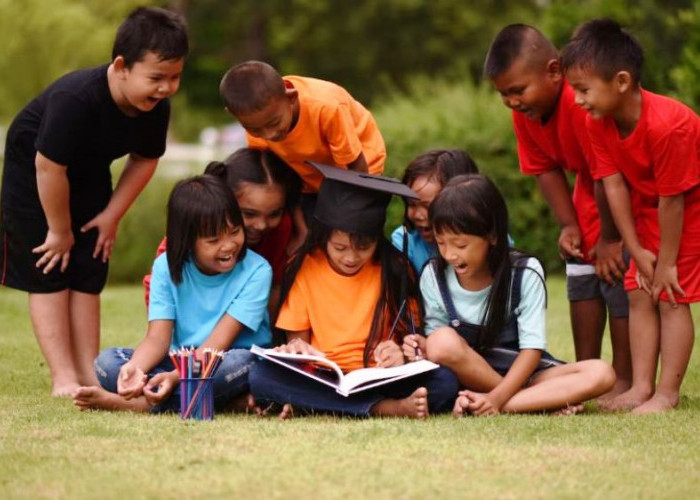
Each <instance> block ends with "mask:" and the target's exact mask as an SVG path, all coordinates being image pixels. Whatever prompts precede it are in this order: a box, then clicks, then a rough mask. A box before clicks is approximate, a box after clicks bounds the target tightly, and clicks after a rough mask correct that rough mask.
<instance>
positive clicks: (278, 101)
mask: <svg viewBox="0 0 700 500" xmlns="http://www.w3.org/2000/svg"><path fill="white" fill-rule="evenodd" d="M298 115H299V100H298V97H297V91H296V90H294V89H286V93H285V95H284V96H281V97H273V98H272V99H270V101H269V102H268V103H267V104H266V105H265V106H264V107H263V109H261V110H259V111H250V112H248V113H239V114H237V115H236V118H238V121H239V122H240V123H241V125H242V126H243V128H244V129H246V131H247V132H248V133H249V134H250V135H252V136H253V137H258V138H260V139H265V140H266V141H273V142H277V141H281V140H284V138H285V137H287V135H288V134H289V132H290V131H291V130H292V128H293V127H294V123H295V121H296V119H297V117H298Z"/></svg>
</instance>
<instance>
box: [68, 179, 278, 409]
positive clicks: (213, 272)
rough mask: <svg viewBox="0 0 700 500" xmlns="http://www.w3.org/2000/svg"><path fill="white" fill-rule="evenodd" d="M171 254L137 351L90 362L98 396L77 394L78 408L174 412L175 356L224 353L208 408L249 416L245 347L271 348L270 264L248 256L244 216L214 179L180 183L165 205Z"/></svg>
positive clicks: (157, 271) (159, 271) (158, 274)
mask: <svg viewBox="0 0 700 500" xmlns="http://www.w3.org/2000/svg"><path fill="white" fill-rule="evenodd" d="M166 236H167V249H166V253H165V254H164V255H161V256H160V257H159V258H158V259H156V261H155V263H154V265H153V276H152V279H151V300H150V304H149V312H148V319H149V323H148V330H147V331H146V336H145V338H144V339H143V341H142V342H141V343H140V344H139V346H138V347H137V348H136V349H135V350H133V349H125V348H112V349H107V350H105V351H103V352H102V353H100V355H99V356H98V357H97V359H96V360H95V373H96V375H97V379H98V380H99V382H100V384H101V387H81V388H79V389H78V390H77V391H76V392H75V393H74V395H73V399H74V401H75V404H76V405H77V406H78V407H80V408H81V409H88V408H95V409H107V410H136V411H152V412H161V411H167V410H173V411H177V410H178V409H179V406H180V398H179V387H178V386H179V375H178V372H177V370H175V367H174V365H173V363H172V362H171V361H170V358H169V356H168V351H169V350H170V349H173V348H179V347H190V346H194V347H196V348H197V354H198V357H200V358H201V357H202V353H203V350H204V349H205V348H213V349H217V350H223V351H226V355H225V357H224V359H223V361H222V363H221V365H220V367H219V369H218V370H217V372H216V373H215V374H214V377H213V379H214V380H213V392H214V404H215V406H216V407H217V408H219V409H222V408H226V407H229V406H231V405H232V404H233V407H234V408H236V406H237V404H238V405H239V406H240V408H241V409H243V408H245V407H246V403H247V397H244V396H246V394H247V392H248V371H249V370H250V367H251V366H252V365H253V364H254V363H255V362H256V360H255V358H254V357H253V356H252V355H251V353H250V351H249V348H250V346H251V345H252V344H253V343H255V344H258V345H269V344H270V342H271V332H270V326H269V319H268V314H267V301H268V297H269V293H270V283H271V281H272V270H271V268H270V265H269V264H268V263H267V262H266V261H265V259H263V258H262V257H260V256H259V255H257V254H256V253H254V252H252V251H247V250H246V238H245V229H244V227H243V219H242V216H241V211H240V209H239V208H238V204H237V202H236V199H235V197H234V195H233V193H232V192H231V190H230V189H229V188H228V187H227V186H226V185H225V184H224V182H223V181H222V180H221V179H219V178H217V177H213V176H210V175H204V176H198V177H192V178H190V179H186V180H184V181H181V182H180V183H178V184H177V185H176V186H175V188H174V189H173V192H172V193H171V195H170V199H169V201H168V222H167V230H166Z"/></svg>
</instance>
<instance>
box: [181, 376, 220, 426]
mask: <svg viewBox="0 0 700 500" xmlns="http://www.w3.org/2000/svg"><path fill="white" fill-rule="evenodd" d="M180 418H182V419H183V420H190V419H194V420H212V419H213V418H214V384H213V379H211V378H182V379H180Z"/></svg>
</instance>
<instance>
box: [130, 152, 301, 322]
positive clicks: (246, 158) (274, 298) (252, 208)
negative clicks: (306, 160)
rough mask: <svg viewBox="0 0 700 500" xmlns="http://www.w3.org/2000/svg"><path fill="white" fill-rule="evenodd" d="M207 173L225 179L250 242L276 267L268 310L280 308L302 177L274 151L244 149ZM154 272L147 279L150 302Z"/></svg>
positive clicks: (163, 243) (162, 249) (214, 164)
mask: <svg viewBox="0 0 700 500" xmlns="http://www.w3.org/2000/svg"><path fill="white" fill-rule="evenodd" d="M204 172H205V173H206V174H209V175H214V176H216V177H219V178H220V179H222V180H223V181H224V182H225V183H226V185H227V186H228V187H229V189H231V191H233V194H234V195H235V197H236V201H237V202H238V206H239V207H240V208H241V214H242V215H243V225H244V226H245V233H246V245H247V246H248V248H250V249H251V250H254V251H255V252H256V253H258V254H260V255H261V256H262V257H264V258H265V259H266V260H267V261H268V262H269V263H270V265H271V266H272V289H271V290H270V302H269V305H268V310H269V311H270V312H275V311H277V309H278V307H279V292H280V285H281V283H282V275H283V274H284V268H285V267H286V265H287V260H288V258H289V255H288V253H287V248H288V246H289V243H290V240H291V238H292V218H291V215H290V213H289V212H290V211H291V207H293V206H295V204H296V201H297V200H298V197H299V191H300V189H301V182H300V180H299V177H298V176H297V175H296V174H295V173H294V172H293V171H292V170H290V169H289V168H287V165H285V163H284V162H283V161H282V160H280V159H279V158H278V157H277V156H276V155H275V154H274V153H272V152H271V151H261V150H258V149H249V148H242V149H239V150H238V151H236V152H234V153H233V154H231V155H229V157H228V158H226V159H225V160H224V161H223V162H219V161H215V162H211V163H210V164H209V165H207V168H206V169H205V171H204ZM166 242H167V239H166V238H163V241H161V242H160V245H159V246H158V250H157V251H156V257H157V256H158V255H160V254H161V253H163V252H165V248H166ZM150 280H151V275H150V274H148V275H146V276H145V277H144V278H143V285H144V287H145V288H146V305H148V293H149V286H150Z"/></svg>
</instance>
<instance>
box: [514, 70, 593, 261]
mask: <svg viewBox="0 0 700 500" xmlns="http://www.w3.org/2000/svg"><path fill="white" fill-rule="evenodd" d="M586 115H587V113H586V111H585V110H584V109H582V108H581V107H580V106H578V105H576V103H575V102H574V91H573V89H572V88H571V86H570V85H569V83H568V82H566V81H565V82H564V86H563V88H562V92H561V95H560V96H559V100H558V101H557V106H556V109H555V110H554V113H553V114H552V116H551V117H550V118H549V120H547V123H544V124H543V123H542V122H541V121H540V120H530V119H528V118H527V117H526V116H525V115H524V114H522V113H518V112H517V111H513V128H514V130H515V136H516V137H517V139H518V158H519V160H520V171H521V172H522V173H524V174H527V175H540V174H544V173H546V172H550V171H552V170H554V169H557V168H563V169H565V170H568V171H570V172H574V173H576V182H575V184H574V193H573V203H574V209H575V210H576V219H577V221H578V225H579V228H580V229H581V235H582V239H583V241H582V248H581V250H582V252H583V255H586V256H587V255H588V252H589V251H590V250H591V249H592V248H593V247H594V246H595V244H596V243H597V241H598V239H599V238H600V217H599V216H598V207H597V206H596V203H595V196H594V193H593V186H594V182H593V177H592V176H591V168H590V163H591V161H592V158H593V155H592V152H591V148H590V143H589V141H588V136H587V135H586Z"/></svg>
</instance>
